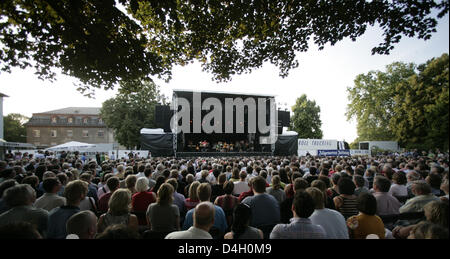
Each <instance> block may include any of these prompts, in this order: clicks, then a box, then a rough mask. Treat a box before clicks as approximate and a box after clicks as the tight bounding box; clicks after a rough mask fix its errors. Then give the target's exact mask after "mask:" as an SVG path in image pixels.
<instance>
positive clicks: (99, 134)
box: [97, 130, 105, 138]
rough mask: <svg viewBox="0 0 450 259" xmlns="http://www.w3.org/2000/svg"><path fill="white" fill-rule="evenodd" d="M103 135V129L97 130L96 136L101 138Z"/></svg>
mask: <svg viewBox="0 0 450 259" xmlns="http://www.w3.org/2000/svg"><path fill="white" fill-rule="evenodd" d="M104 136H105V132H104V131H103V130H99V131H98V132H97V137H99V138H103V137H104Z"/></svg>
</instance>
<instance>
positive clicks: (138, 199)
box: [131, 192, 156, 225]
mask: <svg viewBox="0 0 450 259" xmlns="http://www.w3.org/2000/svg"><path fill="white" fill-rule="evenodd" d="M154 202H156V196H155V193H154V192H137V193H135V194H133V197H132V198H131V208H132V210H133V211H134V212H142V213H143V214H145V213H146V212H147V208H148V206H149V205H150V204H152V203H154ZM138 221H139V225H147V220H146V218H145V217H144V216H142V217H138Z"/></svg>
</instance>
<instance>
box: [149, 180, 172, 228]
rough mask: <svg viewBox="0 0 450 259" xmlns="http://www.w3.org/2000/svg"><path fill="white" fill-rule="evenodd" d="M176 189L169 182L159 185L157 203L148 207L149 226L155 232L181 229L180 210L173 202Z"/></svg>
mask: <svg viewBox="0 0 450 259" xmlns="http://www.w3.org/2000/svg"><path fill="white" fill-rule="evenodd" d="M174 191H175V189H174V188H173V186H172V185H171V184H169V183H163V184H162V185H161V187H159V190H158V195H157V198H156V203H152V204H150V206H148V209H147V213H146V214H147V223H148V228H149V229H150V230H152V231H155V232H171V231H177V230H179V229H180V211H179V209H178V207H177V205H175V204H172V202H173V192H174Z"/></svg>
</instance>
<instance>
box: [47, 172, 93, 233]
mask: <svg viewBox="0 0 450 259" xmlns="http://www.w3.org/2000/svg"><path fill="white" fill-rule="evenodd" d="M87 193H88V185H87V184H86V182H85V181H81V180H75V181H72V182H70V183H68V184H67V186H66V188H65V189H64V196H65V197H66V205H64V206H60V207H57V208H54V209H53V210H51V211H50V212H49V215H48V233H47V237H48V238H51V239H64V238H66V236H67V232H66V223H67V220H68V219H69V218H70V217H71V216H72V215H73V214H75V213H77V212H79V211H80V207H79V206H80V202H81V201H82V200H83V199H84V198H85V197H86V195H87Z"/></svg>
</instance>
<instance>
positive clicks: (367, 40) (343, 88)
mask: <svg viewBox="0 0 450 259" xmlns="http://www.w3.org/2000/svg"><path fill="white" fill-rule="evenodd" d="M382 41H383V38H382V31H381V30H380V29H378V28H376V27H369V28H368V30H367V31H366V33H365V34H364V35H363V36H361V37H360V38H358V39H357V40H356V41H355V42H353V41H351V40H350V39H344V40H342V41H340V42H338V43H336V44H335V45H334V46H330V45H327V46H325V48H324V49H323V50H321V51H319V50H318V47H317V46H316V45H313V43H311V44H310V48H309V50H308V51H307V52H303V53H298V54H297V59H298V61H299V66H298V67H297V68H296V69H292V70H291V71H290V72H289V76H288V77H286V78H281V77H280V76H279V75H278V74H279V69H278V68H277V67H275V66H274V65H272V64H270V63H266V64H264V65H263V67H262V68H259V69H255V70H254V71H253V72H252V73H250V74H243V75H236V76H234V77H233V79H232V80H231V81H230V82H226V83H216V82H215V81H212V79H211V78H212V75H211V74H209V73H207V72H203V71H202V69H201V66H200V64H199V63H196V62H194V63H193V64H189V65H187V66H184V67H181V66H176V67H174V69H173V71H172V80H171V81H169V82H168V83H166V82H164V81H162V80H158V79H155V82H156V84H157V85H159V86H160V89H161V92H162V93H163V94H165V95H166V96H169V97H170V98H171V96H172V90H173V89H195V90H208V91H214V90H217V91H221V92H224V91H225V92H240V93H258V94H259V93H261V94H268V95H275V99H276V102H277V103H278V105H277V106H278V107H279V108H282V109H285V108H287V109H288V110H290V109H291V107H292V106H293V105H294V104H295V100H296V99H297V98H298V97H300V96H301V95H302V94H306V96H307V98H308V99H309V100H313V101H315V102H316V104H317V105H318V106H320V109H321V112H320V118H321V121H322V131H323V139H336V140H345V141H347V142H349V143H351V142H352V141H353V140H354V139H356V137H357V132H356V121H355V120H354V119H353V120H350V121H347V118H346V116H345V113H346V109H347V104H348V99H347V88H348V87H352V86H353V81H354V79H355V78H356V76H357V75H358V74H362V73H367V72H369V71H372V70H380V71H385V67H386V65H388V64H391V63H393V62H396V61H401V62H408V63H409V62H413V63H416V64H422V63H424V62H426V61H427V60H429V59H431V58H433V57H439V56H441V55H442V54H443V53H449V15H448V14H447V15H446V16H444V17H443V18H442V19H439V20H438V26H437V32H436V33H434V34H433V36H432V38H431V39H430V40H427V41H424V40H420V39H416V38H405V37H403V38H402V40H401V41H400V43H398V44H396V45H395V49H394V50H393V51H391V53H390V55H372V54H371V49H372V48H373V47H376V46H378V44H379V43H381V42H382ZM33 73H34V71H33V70H32V69H30V70H20V69H14V70H13V72H12V73H4V72H1V73H0V92H1V93H4V94H6V95H8V96H9V97H7V98H4V102H3V114H4V115H5V116H6V115H8V114H10V113H20V114H23V115H25V116H28V117H31V116H32V114H33V113H40V112H45V111H50V110H56V109H61V108H65V107H101V105H102V103H103V102H104V101H105V100H107V99H109V98H113V97H114V96H115V95H116V93H117V89H114V90H96V95H95V99H92V98H88V97H85V96H83V95H82V94H81V93H79V92H78V91H77V90H76V87H75V86H74V82H76V80H75V79H73V78H70V77H67V76H63V75H60V76H59V77H58V80H57V81H55V82H49V81H42V80H39V79H38V78H37V76H36V75H34V74H33ZM291 116H292V113H291Z"/></svg>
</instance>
